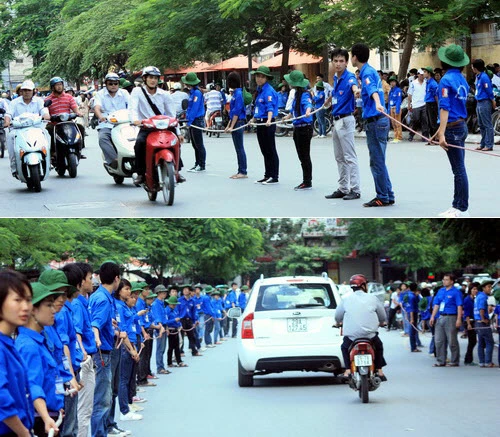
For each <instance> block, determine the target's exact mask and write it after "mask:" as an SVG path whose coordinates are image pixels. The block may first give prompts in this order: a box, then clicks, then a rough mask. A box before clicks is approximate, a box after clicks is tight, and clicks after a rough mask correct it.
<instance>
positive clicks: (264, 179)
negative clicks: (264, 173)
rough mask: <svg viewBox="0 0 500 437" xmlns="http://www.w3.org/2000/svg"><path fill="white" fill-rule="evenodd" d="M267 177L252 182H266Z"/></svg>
mask: <svg viewBox="0 0 500 437" xmlns="http://www.w3.org/2000/svg"><path fill="white" fill-rule="evenodd" d="M268 179H269V178H262V179H259V180H258V181H255V182H254V183H255V184H263V183H264V182H266V181H267V180H268Z"/></svg>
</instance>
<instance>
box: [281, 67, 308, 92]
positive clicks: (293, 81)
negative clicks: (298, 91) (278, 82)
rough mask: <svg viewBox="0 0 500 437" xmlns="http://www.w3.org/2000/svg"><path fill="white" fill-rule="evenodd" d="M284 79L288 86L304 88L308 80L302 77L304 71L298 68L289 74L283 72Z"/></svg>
mask: <svg viewBox="0 0 500 437" xmlns="http://www.w3.org/2000/svg"><path fill="white" fill-rule="evenodd" d="M285 80H286V81H287V82H288V84H289V85H290V86H295V87H299V88H305V87H306V86H307V85H309V81H308V80H307V79H306V78H304V73H302V71H299V70H293V71H292V72H291V73H290V74H285Z"/></svg>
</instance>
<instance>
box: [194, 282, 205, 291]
mask: <svg viewBox="0 0 500 437" xmlns="http://www.w3.org/2000/svg"><path fill="white" fill-rule="evenodd" d="M193 288H199V289H200V290H203V285H201V284H200V283H199V282H198V283H197V284H195V285H193Z"/></svg>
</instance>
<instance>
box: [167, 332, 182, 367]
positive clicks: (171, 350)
mask: <svg viewBox="0 0 500 437" xmlns="http://www.w3.org/2000/svg"><path fill="white" fill-rule="evenodd" d="M173 354H175V361H177V364H179V363H182V358H181V350H180V349H179V331H178V330H177V329H172V328H168V349H167V364H168V365H169V366H171V365H172V355H173Z"/></svg>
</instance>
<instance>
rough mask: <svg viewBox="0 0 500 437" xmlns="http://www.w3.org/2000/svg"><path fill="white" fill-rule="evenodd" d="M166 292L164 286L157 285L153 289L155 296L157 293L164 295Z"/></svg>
mask: <svg viewBox="0 0 500 437" xmlns="http://www.w3.org/2000/svg"><path fill="white" fill-rule="evenodd" d="M167 291H168V290H167V287H165V286H164V285H162V284H160V285H157V286H156V287H155V289H154V292H155V293H156V294H159V293H166V292H167Z"/></svg>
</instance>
